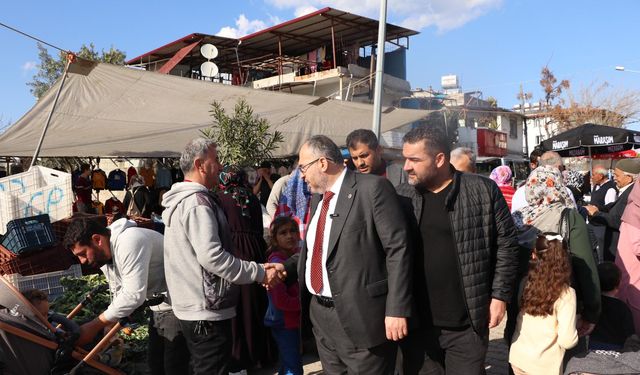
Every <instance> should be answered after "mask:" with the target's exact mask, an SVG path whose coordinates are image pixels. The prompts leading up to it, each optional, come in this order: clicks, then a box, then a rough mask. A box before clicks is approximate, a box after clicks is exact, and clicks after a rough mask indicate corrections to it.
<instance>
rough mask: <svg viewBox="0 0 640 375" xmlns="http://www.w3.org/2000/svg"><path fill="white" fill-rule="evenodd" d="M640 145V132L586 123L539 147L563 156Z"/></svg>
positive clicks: (605, 151) (607, 152)
mask: <svg viewBox="0 0 640 375" xmlns="http://www.w3.org/2000/svg"><path fill="white" fill-rule="evenodd" d="M634 146H640V132H638V131H634V130H629V129H623V128H615V127H612V126H604V125H596V124H584V125H581V126H578V127H576V128H573V129H571V130H567V131H566V132H563V133H560V134H558V135H556V136H553V137H551V138H549V139H547V140H545V141H543V142H542V143H540V145H539V147H540V148H541V149H542V150H544V151H556V152H558V153H559V154H560V155H561V156H563V157H572V156H589V155H592V156H593V155H599V154H611V153H616V152H620V151H625V150H630V149H632V148H633V147H634Z"/></svg>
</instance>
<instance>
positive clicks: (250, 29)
mask: <svg viewBox="0 0 640 375" xmlns="http://www.w3.org/2000/svg"><path fill="white" fill-rule="evenodd" d="M273 21H276V22H279V20H278V18H277V17H271V22H273ZM267 27H268V26H267V23H266V22H264V21H261V20H249V19H248V18H247V17H246V16H245V15H244V14H241V15H240V16H238V18H237V19H236V27H231V26H225V27H223V28H221V29H220V31H218V32H217V33H216V35H218V36H224V37H227V38H236V39H237V38H240V37H243V36H245V35H249V34H252V33H255V32H256V31H260V30H263V29H266V28H267Z"/></svg>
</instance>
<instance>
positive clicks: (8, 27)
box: [0, 22, 69, 53]
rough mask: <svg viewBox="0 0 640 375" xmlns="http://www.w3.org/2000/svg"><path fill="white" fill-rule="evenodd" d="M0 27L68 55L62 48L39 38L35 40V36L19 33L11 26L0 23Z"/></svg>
mask: <svg viewBox="0 0 640 375" xmlns="http://www.w3.org/2000/svg"><path fill="white" fill-rule="evenodd" d="M0 26H4V27H6V28H7V29H9V30H11V31H14V32H16V33H18V34H22V35H24V36H26V37H27V38H30V39H33V40H35V41H37V42H39V43H42V44H44V45H47V46H49V47H52V48H55V49H57V50H58V51H60V52H65V53H69V51H68V50H66V49H62V48H60V47H58V46H54V45H53V44H51V43H47V42H45V41H44V40H42V39H40V38H36V37H35V36H33V35H30V34H27V33H25V32H23V31H20V30H18V29H16V28H13V27H11V26H9V25H5V24H4V23H2V22H0Z"/></svg>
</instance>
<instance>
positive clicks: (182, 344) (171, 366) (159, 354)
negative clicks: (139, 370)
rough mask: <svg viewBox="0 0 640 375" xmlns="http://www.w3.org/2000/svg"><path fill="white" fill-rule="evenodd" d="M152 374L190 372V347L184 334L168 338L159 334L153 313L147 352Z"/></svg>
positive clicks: (164, 374)
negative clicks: (171, 338)
mask: <svg viewBox="0 0 640 375" xmlns="http://www.w3.org/2000/svg"><path fill="white" fill-rule="evenodd" d="M147 357H148V358H147V359H148V364H149V370H150V372H151V375H185V374H189V349H187V343H186V341H185V339H184V336H183V335H182V334H179V335H178V336H176V337H174V339H173V340H168V339H166V338H164V337H162V336H160V335H159V334H158V330H157V329H156V328H155V327H154V320H153V314H151V317H150V318H149V352H148V354H147Z"/></svg>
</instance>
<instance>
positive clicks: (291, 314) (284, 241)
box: [264, 216, 302, 375]
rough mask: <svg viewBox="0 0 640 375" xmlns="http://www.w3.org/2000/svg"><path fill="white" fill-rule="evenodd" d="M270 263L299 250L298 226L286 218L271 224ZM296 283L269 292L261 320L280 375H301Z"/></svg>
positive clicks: (283, 259)
mask: <svg viewBox="0 0 640 375" xmlns="http://www.w3.org/2000/svg"><path fill="white" fill-rule="evenodd" d="M269 232H270V233H269V234H270V246H269V249H268V251H267V254H268V257H269V262H271V263H283V262H284V261H285V260H287V259H288V258H289V257H290V256H291V255H293V254H295V253H296V252H298V251H299V242H300V232H299V230H298V223H297V222H296V221H295V220H294V219H292V218H291V217H288V216H281V217H278V218H276V219H275V220H274V221H273V222H272V223H271V228H270V231H269ZM299 294H300V291H299V286H298V283H293V284H292V285H290V286H286V285H285V284H278V285H277V286H276V287H274V288H272V289H271V290H269V293H268V296H269V308H268V309H267V313H266V315H265V318H264V323H265V325H266V326H268V327H271V334H272V335H273V338H274V339H275V340H276V343H277V344H278V351H279V352H280V369H279V371H278V374H280V375H302V358H301V357H300V300H299Z"/></svg>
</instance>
